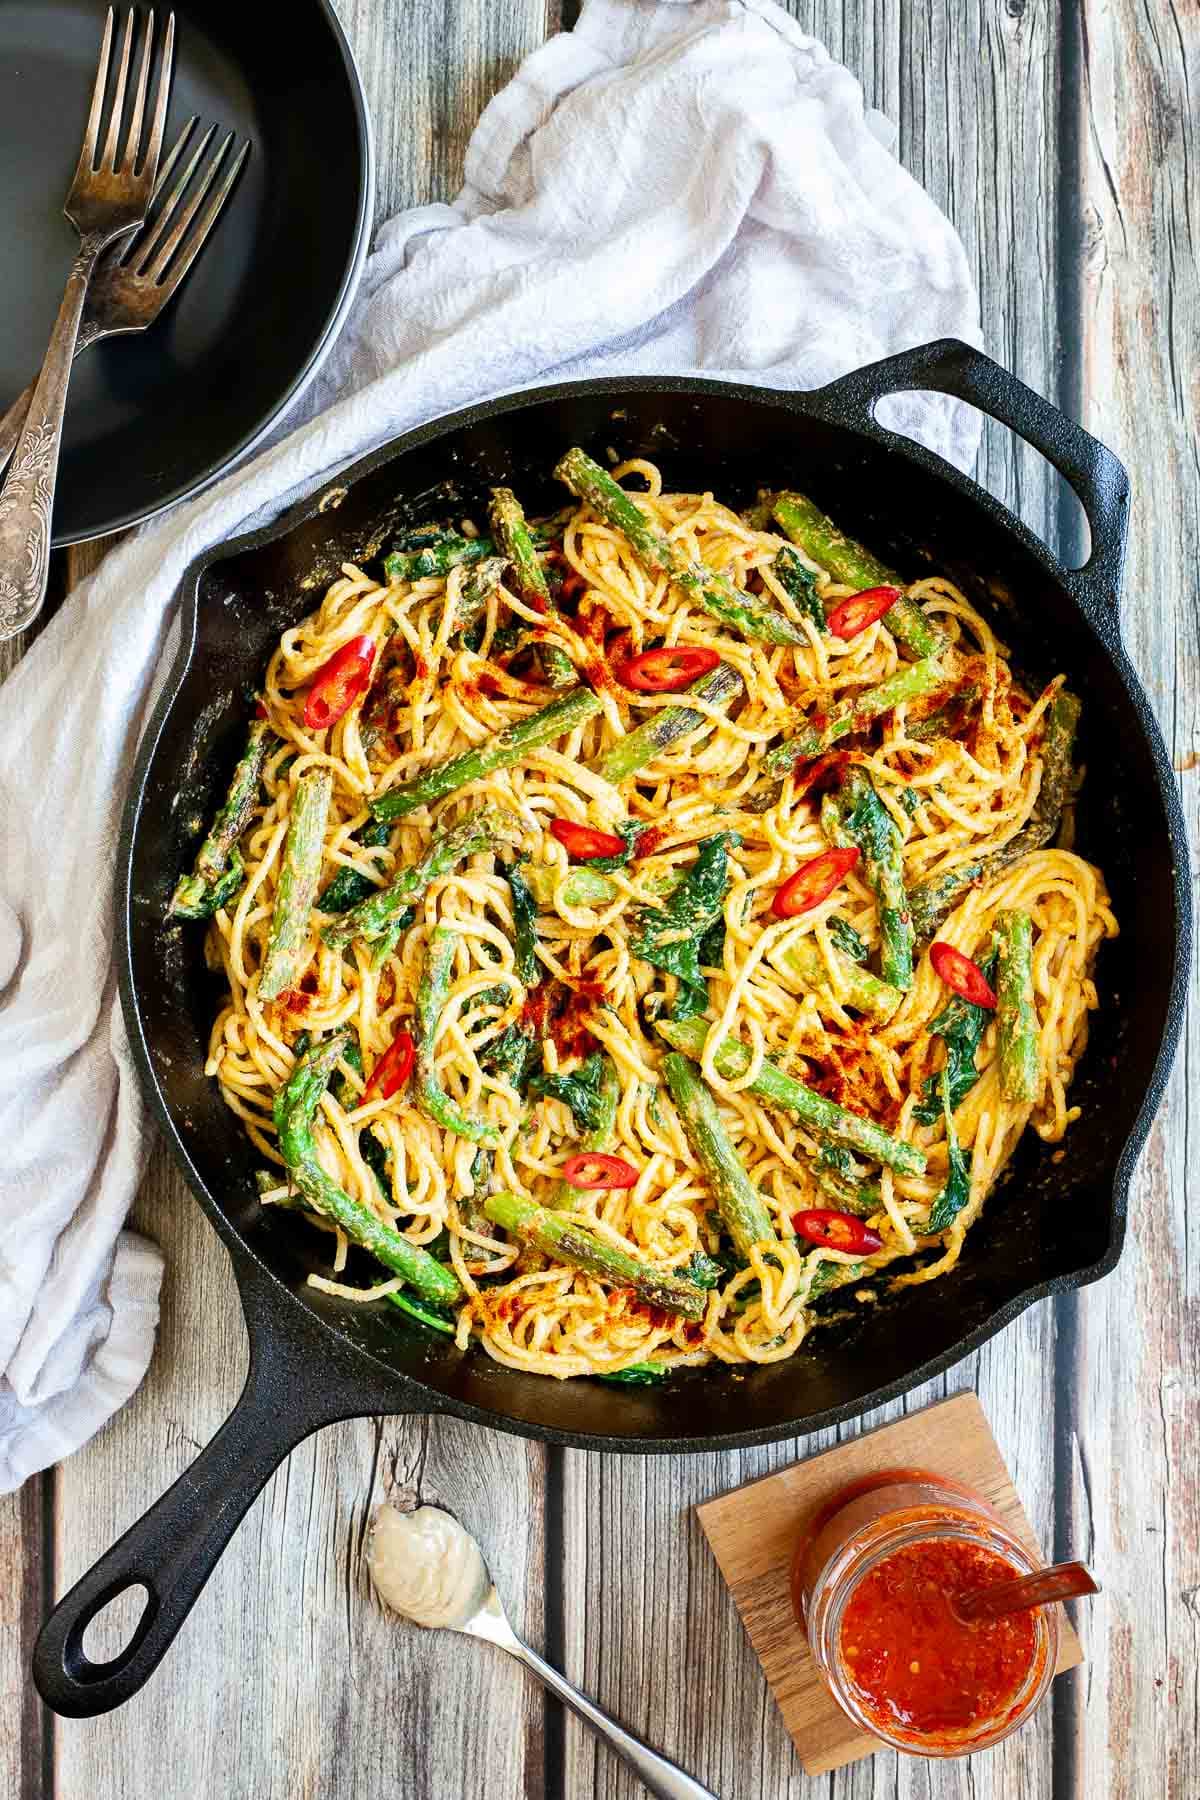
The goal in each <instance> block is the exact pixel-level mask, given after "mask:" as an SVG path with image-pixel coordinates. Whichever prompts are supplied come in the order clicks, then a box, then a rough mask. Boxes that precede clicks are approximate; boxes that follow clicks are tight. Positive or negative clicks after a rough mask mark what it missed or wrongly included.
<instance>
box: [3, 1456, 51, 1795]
mask: <svg viewBox="0 0 1200 1800" xmlns="http://www.w3.org/2000/svg"><path fill="white" fill-rule="evenodd" d="M52 1482H53V1477H52V1476H46V1477H45V1478H43V1479H36V1478H35V1479H34V1480H32V1481H27V1482H26V1483H25V1486H24V1487H23V1488H22V1489H21V1490H20V1492H19V1493H16V1494H5V1495H4V1496H3V1497H2V1498H0V1719H3V1721H4V1725H3V1728H2V1729H0V1794H8V1795H11V1796H12V1800H42V1793H43V1777H44V1773H45V1768H46V1751H47V1721H46V1717H45V1713H44V1711H43V1709H42V1706H41V1703H40V1702H39V1700H38V1698H37V1695H36V1694H35V1693H34V1691H33V1685H32V1683H31V1682H30V1680H29V1654H30V1651H31V1649H32V1647H33V1641H34V1638H35V1637H36V1636H37V1632H38V1628H39V1626H40V1625H41V1622H42V1615H43V1612H44V1610H45V1588H46V1574H47V1571H46V1567H45V1506H46V1500H47V1495H48V1492H49V1489H50V1486H51V1484H52Z"/></svg>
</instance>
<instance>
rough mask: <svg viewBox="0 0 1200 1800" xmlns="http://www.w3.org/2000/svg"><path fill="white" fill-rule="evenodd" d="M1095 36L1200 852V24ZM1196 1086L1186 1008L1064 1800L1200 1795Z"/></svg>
mask: <svg viewBox="0 0 1200 1800" xmlns="http://www.w3.org/2000/svg"><path fill="white" fill-rule="evenodd" d="M1081 25H1082V32H1081V38H1080V46H1079V47H1080V51H1081V58H1080V61H1081V68H1080V79H1079V81H1078V82H1077V84H1076V86H1075V88H1074V92H1075V93H1076V94H1077V96H1078V101H1079V106H1080V117H1079V125H1078V130H1079V139H1080V143H1081V146H1082V151H1083V157H1084V179H1085V195H1086V202H1087V207H1086V214H1085V226H1086V230H1085V233H1084V248H1085V251H1086V260H1085V262H1084V265H1083V270H1082V281H1083V294H1082V300H1083V305H1082V318H1083V321H1084V336H1083V354H1084V363H1083V367H1084V376H1085V380H1084V394H1085V405H1086V411H1085V415H1084V422H1085V423H1086V424H1087V425H1088V426H1089V428H1090V429H1091V430H1093V431H1095V432H1096V434H1097V435H1098V436H1099V437H1101V438H1103V439H1104V440H1105V441H1106V442H1107V443H1109V444H1111V445H1112V447H1113V449H1114V450H1116V452H1117V454H1118V455H1119V456H1121V457H1122V459H1123V460H1124V462H1125V463H1126V465H1127V467H1128V468H1129V471H1130V475H1131V477H1132V481H1133V495H1134V501H1133V528H1132V533H1131V537H1130V546H1129V562H1128V566H1127V570H1126V580H1125V604H1124V608H1123V631H1124V636H1125V642H1126V645H1127V647H1128V649H1129V652H1130V655H1131V656H1132V658H1133V661H1134V663H1135V664H1136V665H1137V668H1138V670H1139V672H1140V673H1141V676H1142V679H1143V680H1144V681H1145V683H1146V685H1147V687H1148V689H1149V692H1150V698H1151V700H1152V702H1153V704H1154V706H1155V708H1156V710H1157V713H1158V717H1159V720H1160V722H1161V724H1162V727H1163V731H1164V733H1165V736H1166V739H1167V744H1168V747H1169V749H1170V752H1171V755H1172V759H1173V761H1174V764H1175V767H1176V769H1177V770H1179V771H1180V780H1181V787H1182V793H1183V799H1184V806H1185V810H1186V813H1187V816H1188V824H1189V830H1190V832H1191V834H1192V843H1193V845H1195V844H1196V843H1197V842H1198V841H1200V836H1198V833H1200V774H1198V772H1197V751H1198V750H1200V710H1198V698H1200V643H1198V641H1197V612H1196V599H1195V570H1196V567H1197V562H1198V560H1200V485H1198V481H1197V475H1198V466H1197V441H1198V440H1197V412H1198V407H1197V402H1198V401H1200V353H1198V344H1200V291H1198V289H1197V284H1196V267H1197V258H1198V255H1200V210H1198V207H1197V198H1198V196H1197V188H1196V168H1197V157H1198V156H1200V130H1198V125H1197V96H1200V14H1197V11H1196V8H1195V7H1194V6H1181V5H1172V4H1171V0H1160V4H1157V5H1148V6H1143V5H1141V4H1135V3H1134V0H1112V3H1111V4H1105V5H1099V4H1096V3H1094V0H1084V4H1083V5H1082V8H1081ZM1193 873H1194V870H1193ZM1198 1069H1200V1021H1198V1019H1197V1013H1196V1009H1195V1006H1194V1005H1193V1007H1192V1009H1191V1013H1190V1016H1189V1021H1188V1028H1187V1033H1186V1037H1185V1040H1184V1044H1183V1047H1182V1048H1181V1051H1180V1055H1179V1059H1178V1061H1177V1063H1176V1067H1175V1074H1174V1079H1173V1081H1172V1083H1171V1087H1170V1091H1169V1094H1168V1097H1167V1103H1166V1105H1165V1106H1164V1108H1163V1110H1162V1111H1161V1112H1160V1114H1159V1116H1158V1119H1157V1121H1156V1123H1155V1126H1154V1130H1153V1132H1152V1134H1151V1139H1150V1143H1149V1146H1148V1148H1147V1151H1146V1154H1145V1156H1144V1158H1143V1160H1142V1164H1141V1168H1140V1171H1139V1174H1138V1178H1137V1181H1136V1182H1135V1186H1134V1190H1133V1193H1132V1195H1131V1201H1130V1219H1131V1231H1130V1239H1131V1241H1130V1243H1129V1246H1128V1248H1127V1249H1126V1252H1125V1258H1124V1261H1123V1263H1122V1265H1121V1269H1120V1272H1119V1276H1118V1277H1117V1278H1114V1279H1110V1280H1109V1281H1106V1282H1104V1283H1102V1284H1101V1285H1100V1286H1098V1287H1094V1288H1089V1289H1088V1290H1087V1291H1086V1292H1085V1293H1084V1294H1083V1295H1081V1296H1080V1300H1079V1303H1078V1307H1077V1310H1076V1314H1075V1319H1074V1321H1073V1322H1074V1325H1075V1330H1074V1335H1073V1352H1074V1354H1073V1365H1074V1366H1073V1371H1072V1373H1073V1387H1074V1394H1073V1400H1074V1412H1075V1416H1074V1420H1073V1432H1072V1444H1071V1449H1072V1452H1073V1456H1072V1461H1073V1475H1074V1481H1073V1484H1072V1489H1071V1492H1070V1496H1069V1498H1070V1506H1071V1512H1070V1519H1071V1524H1072V1526H1073V1531H1074V1535H1075V1538H1076V1540H1077V1541H1079V1542H1082V1541H1084V1539H1085V1538H1090V1539H1091V1540H1092V1541H1093V1542H1094V1544H1095V1562H1096V1567H1097V1568H1098V1569H1100V1570H1102V1571H1105V1572H1106V1573H1107V1575H1108V1587H1107V1591H1106V1593H1105V1595H1104V1597H1103V1599H1102V1600H1101V1601H1100V1602H1099V1603H1098V1604H1097V1606H1096V1611H1095V1615H1094V1623H1093V1628H1092V1637H1093V1639H1094V1642H1093V1655H1092V1666H1091V1669H1090V1671H1089V1674H1088V1680H1087V1685H1086V1696H1085V1695H1084V1694H1081V1695H1080V1697H1079V1698H1080V1704H1079V1705H1078V1706H1077V1708H1076V1709H1075V1711H1074V1715H1073V1720H1072V1723H1073V1725H1074V1727H1075V1733H1074V1736H1073V1739H1072V1740H1071V1742H1070V1744H1069V1745H1067V1746H1065V1747H1064V1753H1063V1756H1062V1782H1061V1793H1062V1795H1063V1796H1064V1797H1066V1796H1070V1800H1083V1797H1085V1796H1090V1795H1091V1794H1093V1793H1097V1792H1104V1793H1107V1794H1108V1795H1110V1796H1111V1797H1112V1800H1158V1797H1159V1796H1168V1797H1169V1800H1184V1797H1185V1796H1191V1795H1194V1794H1196V1793H1200V1693H1198V1689H1197V1679H1196V1669H1197V1660H1198V1655H1200V1447H1198V1444H1197V1435H1196V1431H1195V1428H1194V1421H1195V1377H1196V1368H1197V1363H1198V1361H1200V1276H1198V1273H1197V1269H1198V1266H1200V1255H1198V1250H1200V1240H1198V1237H1197V1227H1196V1219H1195V1213H1194V1209H1192V1208H1189V1205H1188V1189H1189V1186H1193V1185H1194V1179H1195V1170H1194V1153H1193V1148H1192V1143H1191V1130H1192V1125H1193V1120H1192V1117H1191V1113H1192V1106H1193V1102H1194V1097H1195V1088H1194V1086H1193V1083H1194V1081H1195V1079H1196V1073H1197V1070H1198ZM1189 1421H1190V1423H1189ZM1085 1697H1086V1705H1085V1704H1083V1701H1084V1699H1085Z"/></svg>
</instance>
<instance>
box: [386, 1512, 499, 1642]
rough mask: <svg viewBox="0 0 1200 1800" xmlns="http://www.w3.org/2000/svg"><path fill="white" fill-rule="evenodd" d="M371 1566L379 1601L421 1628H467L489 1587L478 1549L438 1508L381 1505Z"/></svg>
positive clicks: (455, 1522)
mask: <svg viewBox="0 0 1200 1800" xmlns="http://www.w3.org/2000/svg"><path fill="white" fill-rule="evenodd" d="M367 1563H368V1566H369V1567H370V1570H371V1578H372V1580H373V1581H374V1583H375V1586H376V1587H377V1588H378V1590H379V1595H380V1598H381V1599H382V1600H384V1601H385V1602H386V1603H387V1605H388V1606H390V1607H392V1608H393V1609H394V1610H395V1611H396V1612H398V1613H403V1614H404V1616H405V1618H408V1619H412V1620H414V1621H415V1622H416V1623H417V1624H418V1625H429V1626H434V1627H436V1626H442V1627H444V1628H448V1629H453V1627H454V1626H456V1625H463V1624H465V1623H466V1621H467V1620H468V1619H469V1618H470V1617H471V1615H472V1614H473V1613H475V1612H477V1611H478V1609H479V1606H480V1603H481V1602H482V1600H483V1597H484V1595H485V1594H486V1593H487V1590H488V1587H489V1585H490V1583H489V1580H488V1572H487V1569H486V1568H485V1566H484V1561H483V1557H482V1556H481V1555H480V1553H479V1545H478V1544H477V1543H476V1542H475V1539H474V1538H473V1537H472V1536H471V1535H470V1533H469V1532H467V1531H464V1530H463V1528H462V1526H461V1525H460V1524H459V1522H458V1520H457V1519H455V1518H452V1517H451V1515H450V1514H449V1513H448V1512H443V1511H442V1509H441V1507H440V1506H419V1507H418V1508H417V1510H416V1512H411V1513H402V1512H397V1511H396V1509H395V1507H394V1506H381V1507H380V1508H379V1510H378V1512H377V1513H376V1514H375V1523H374V1526H373V1528H372V1531H371V1543H370V1547H369V1549H368V1551H367Z"/></svg>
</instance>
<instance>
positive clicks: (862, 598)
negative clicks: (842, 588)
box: [825, 587, 900, 639]
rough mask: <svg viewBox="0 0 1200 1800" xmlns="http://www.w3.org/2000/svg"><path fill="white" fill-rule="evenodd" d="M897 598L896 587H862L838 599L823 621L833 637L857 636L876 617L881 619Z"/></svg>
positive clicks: (898, 595) (897, 591)
mask: <svg viewBox="0 0 1200 1800" xmlns="http://www.w3.org/2000/svg"><path fill="white" fill-rule="evenodd" d="M899 598H900V589H899V588H898V587H873V588H863V590H862V592H861V593H859V594H848V595H847V596H846V598H845V599H844V600H839V601H838V603H837V605H836V606H835V607H834V609H833V611H832V612H831V613H830V615H829V617H828V618H827V619H826V621H825V623H826V625H827V626H828V627H829V629H830V631H831V632H832V633H833V635H834V637H840V638H842V639H846V638H854V637H857V636H858V634H859V632H860V631H865V630H866V629H867V626H868V625H874V623H875V621H876V619H882V617H883V615H884V613H885V612H890V611H891V609H892V607H893V606H895V604H896V602H897V600H898V599H899Z"/></svg>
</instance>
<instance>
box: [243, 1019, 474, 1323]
mask: <svg viewBox="0 0 1200 1800" xmlns="http://www.w3.org/2000/svg"><path fill="white" fill-rule="evenodd" d="M348 1036H349V1034H348V1033H347V1032H344V1031H340V1032H338V1033H337V1034H336V1035H335V1036H334V1037H331V1038H326V1039H325V1041H324V1043H321V1044H314V1045H312V1046H311V1047H310V1048H309V1049H308V1050H306V1051H305V1053H304V1055H303V1056H302V1057H301V1058H300V1060H299V1061H298V1062H297V1064H296V1066H295V1068H294V1069H293V1070H292V1073H291V1075H290V1076H289V1078H288V1080H287V1082H286V1083H285V1085H284V1086H283V1087H282V1088H281V1089H280V1090H279V1092H278V1093H277V1094H276V1096H275V1128H276V1130H277V1131H278V1133H279V1148H280V1150H281V1151H282V1153H283V1159H284V1161H285V1163H286V1164H287V1168H288V1174H289V1175H290V1176H291V1179H292V1181H293V1182H294V1184H295V1186H296V1187H297V1189H298V1190H299V1192H300V1194H301V1195H302V1197H303V1199H304V1200H305V1201H306V1202H307V1204H308V1205H309V1206H311V1207H312V1209H313V1211H314V1212H319V1213H321V1214H323V1215H324V1216H325V1217H326V1218H330V1219H333V1220H334V1222H335V1223H336V1224H338V1225H340V1226H341V1228H342V1230H343V1231H344V1232H345V1233H346V1236H347V1237H348V1238H351V1239H353V1241H354V1242H355V1243H356V1244H361V1246H362V1248H363V1249H364V1250H369V1251H370V1253H371V1255H372V1256H374V1257H375V1258H376V1259H377V1261H379V1262H381V1263H383V1265H384V1267H385V1268H388V1269H392V1270H393V1271H394V1272H395V1273H396V1274H397V1275H402V1276H403V1277H404V1279H405V1281H407V1282H408V1284H409V1286H410V1287H412V1288H414V1289H415V1290H416V1292H417V1293H418V1294H420V1295H421V1297H422V1298H423V1299H425V1300H431V1301H435V1302H437V1303H438V1304H439V1305H442V1306H450V1305H453V1304H454V1302H455V1301H456V1300H461V1299H462V1289H461V1287H460V1286H459V1283H458V1278H457V1276H456V1275H455V1274H454V1271H453V1270H452V1269H448V1268H446V1267H445V1266H444V1265H443V1264H442V1263H440V1262H437V1261H435V1259H434V1258H433V1257H432V1256H430V1254H429V1252H428V1251H427V1250H422V1249H421V1248H420V1246H419V1245H417V1244H411V1243H410V1242H409V1241H408V1239H407V1238H406V1237H404V1236H403V1235H402V1234H401V1233H400V1232H398V1231H396V1230H394V1229H393V1227H392V1226H390V1225H385V1224H384V1222H383V1220H382V1219H379V1218H376V1216H375V1214H374V1213H373V1212H371V1211H370V1209H369V1208H368V1207H366V1206H363V1205H362V1204H361V1203H360V1202H359V1201H357V1200H353V1199H351V1197H350V1195H349V1194H347V1193H346V1192H345V1190H344V1189H343V1188H340V1187H339V1186H338V1184H337V1182H336V1181H334V1180H333V1178H332V1177H331V1176H329V1175H327V1174H326V1173H325V1171H324V1169H323V1168H322V1167H321V1165H320V1163H319V1162H318V1161H317V1152H316V1146H315V1144H314V1142H313V1135H312V1124H313V1118H314V1116H315V1114H316V1110H317V1105H318V1103H319V1101H320V1098H321V1095H322V1094H323V1093H324V1091H325V1084H326V1083H327V1082H328V1080H329V1077H330V1075H331V1074H332V1073H333V1070H334V1068H335V1067H336V1065H337V1063H338V1060H339V1058H340V1057H341V1055H342V1053H343V1051H344V1050H345V1048H346V1043H347V1039H348Z"/></svg>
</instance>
